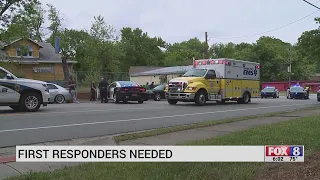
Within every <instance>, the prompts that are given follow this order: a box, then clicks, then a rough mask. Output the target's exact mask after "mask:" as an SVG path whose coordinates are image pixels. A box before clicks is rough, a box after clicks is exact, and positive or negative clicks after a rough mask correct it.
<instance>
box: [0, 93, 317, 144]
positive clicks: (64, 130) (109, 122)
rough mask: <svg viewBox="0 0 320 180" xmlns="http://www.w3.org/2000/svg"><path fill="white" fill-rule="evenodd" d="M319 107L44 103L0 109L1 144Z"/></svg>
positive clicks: (299, 103)
mask: <svg viewBox="0 0 320 180" xmlns="http://www.w3.org/2000/svg"><path fill="white" fill-rule="evenodd" d="M315 105H320V103H318V102H317V101H316V98H315V96H311V99H310V100H287V99H286V98H284V97H280V98H279V99H253V100H252V103H250V104H245V105H240V104H225V105H218V104H216V103H212V104H208V105H206V106H204V107H197V106H195V105H194V104H193V103H178V104H177V105H176V106H171V105H168V104H167V102H166V101H161V102H155V101H147V102H145V103H144V104H112V103H109V104H99V103H81V104H63V105H49V106H48V107H45V108H42V109H41V110H40V111H39V112H36V113H14V112H12V111H11V110H10V109H8V108H6V107H0V147H8V146H15V145H21V144H33V143H40V142H48V141H57V140H67V139H73V138H83V137H94V136H101V135H106V134H117V133H124V132H131V131H139V130H146V129H152V128H159V127H167V126H173V125H180V124H189V123H195V122H201V121H207V120H218V119H224V118H231V117H239V116H247V115H256V114H263V113H269V112H277V111H285V110H293V109H300V108H303V107H310V106H315Z"/></svg>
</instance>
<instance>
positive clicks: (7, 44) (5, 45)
mask: <svg viewBox="0 0 320 180" xmlns="http://www.w3.org/2000/svg"><path fill="white" fill-rule="evenodd" d="M22 39H24V38H19V39H16V40H14V41H12V42H10V43H6V44H4V45H3V47H7V46H9V45H11V44H13V43H15V42H18V41H20V40H22ZM27 39H28V40H29V41H31V42H33V43H35V44H37V45H38V46H40V48H42V47H43V46H42V45H41V44H40V43H38V42H36V41H34V40H32V39H30V38H27Z"/></svg>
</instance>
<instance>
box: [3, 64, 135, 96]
mask: <svg viewBox="0 0 320 180" xmlns="http://www.w3.org/2000/svg"><path fill="white" fill-rule="evenodd" d="M0 66H1V67H3V68H5V69H7V70H8V71H10V72H11V73H12V74H14V75H15V76H17V77H18V78H27V79H35V80H40V81H45V82H48V83H54V84H58V85H60V86H62V87H68V81H65V79H64V74H65V73H64V71H57V70H54V69H53V68H47V67H43V68H41V67H37V68H32V67H30V68H26V67H25V66H24V67H21V66H20V67H19V66H15V65H11V64H8V63H5V64H4V63H1V64H0ZM69 75H71V76H73V77H74V79H75V81H76V83H77V89H78V91H80V92H81V91H83V92H89V90H90V85H91V83H92V82H95V84H96V86H98V83H99V82H100V81H101V78H102V77H106V78H107V79H108V81H109V83H111V82H113V81H129V80H130V76H129V73H128V72H95V71H72V72H70V71H69Z"/></svg>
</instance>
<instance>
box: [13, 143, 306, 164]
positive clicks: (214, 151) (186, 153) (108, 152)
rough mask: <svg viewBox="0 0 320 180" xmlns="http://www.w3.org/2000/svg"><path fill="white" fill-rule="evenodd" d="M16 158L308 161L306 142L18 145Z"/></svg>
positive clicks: (133, 160)
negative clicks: (235, 144)
mask: <svg viewBox="0 0 320 180" xmlns="http://www.w3.org/2000/svg"><path fill="white" fill-rule="evenodd" d="M16 162H304V146H302V145H272V146H17V147H16Z"/></svg>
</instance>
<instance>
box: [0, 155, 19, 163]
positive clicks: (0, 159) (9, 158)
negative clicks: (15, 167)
mask: <svg viewBox="0 0 320 180" xmlns="http://www.w3.org/2000/svg"><path fill="white" fill-rule="evenodd" d="M9 162H16V156H6V157H0V164H5V163H9Z"/></svg>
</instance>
